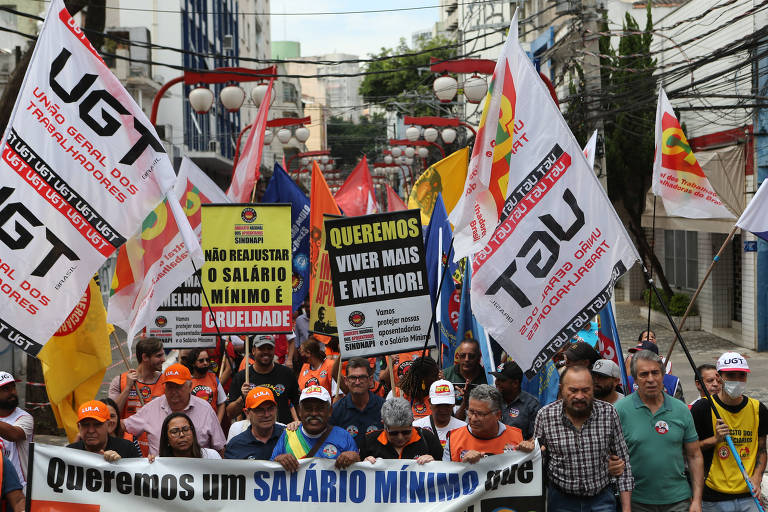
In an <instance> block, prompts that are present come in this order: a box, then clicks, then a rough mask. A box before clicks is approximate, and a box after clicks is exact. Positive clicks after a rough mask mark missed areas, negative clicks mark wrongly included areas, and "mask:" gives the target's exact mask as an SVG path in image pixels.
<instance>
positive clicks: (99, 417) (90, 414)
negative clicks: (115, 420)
mask: <svg viewBox="0 0 768 512" xmlns="http://www.w3.org/2000/svg"><path fill="white" fill-rule="evenodd" d="M86 418H92V419H94V420H96V421H98V422H99V423H104V422H105V421H107V420H109V409H107V404H105V403H104V402H100V401H98V400H89V401H87V402H85V403H84V404H83V405H81V406H80V408H79V409H78V410H77V422H78V423H80V422H81V421H83V420H84V419H86Z"/></svg>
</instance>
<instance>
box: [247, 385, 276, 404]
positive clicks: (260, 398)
mask: <svg viewBox="0 0 768 512" xmlns="http://www.w3.org/2000/svg"><path fill="white" fill-rule="evenodd" d="M264 402H272V403H275V404H277V402H275V395H273V394H272V390H271V389H269V388H265V387H263V386H257V387H255V388H253V389H251V390H250V391H249V392H248V395H247V396H246V397H245V408H246V409H255V408H257V407H258V406H260V405H261V404H263V403H264Z"/></svg>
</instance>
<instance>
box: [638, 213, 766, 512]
mask: <svg viewBox="0 0 768 512" xmlns="http://www.w3.org/2000/svg"><path fill="white" fill-rule="evenodd" d="M734 228H735V226H734ZM732 231H735V229H734V230H732ZM723 245H725V244H723ZM721 250H722V248H721ZM643 275H644V276H645V280H646V282H647V283H648V286H649V287H650V288H651V289H652V290H653V293H654V294H655V295H656V300H658V301H659V304H661V308H662V309H663V310H664V314H665V315H666V316H667V320H668V321H669V325H670V326H672V330H673V331H675V339H677V340H680V347H681V348H682V349H683V352H685V357H686V358H687V359H688V363H689V364H690V365H691V368H692V369H693V374H694V376H695V377H696V381H697V382H704V380H702V378H701V375H700V374H699V370H698V369H697V367H696V363H695V362H694V361H693V357H691V353H690V352H689V351H688V346H687V345H686V344H685V341H683V335H682V334H680V329H678V328H677V325H675V322H674V321H673V320H672V316H671V315H670V314H669V309H667V305H666V304H665V303H664V301H663V300H662V299H661V294H660V293H659V290H658V289H657V288H656V284H655V283H654V282H653V278H652V277H651V275H650V274H649V273H648V269H647V268H645V265H643ZM701 389H702V390H703V391H704V394H705V395H706V398H707V400H708V401H709V406H710V407H711V408H712V412H713V413H714V414H715V418H717V419H718V420H721V419H722V418H721V417H720V413H719V412H718V411H717V407H715V402H714V401H713V399H712V395H711V394H710V393H709V390H708V389H707V386H704V385H703V384H702V386H701ZM725 441H726V442H727V443H728V448H730V451H731V455H733V458H734V460H735V461H736V464H737V465H738V466H739V471H740V472H741V476H742V478H744V481H745V482H746V484H747V488H748V489H749V492H750V494H751V495H752V499H754V500H755V504H756V505H757V510H759V511H760V512H765V509H764V508H763V506H762V505H761V504H760V499H759V498H758V497H757V496H756V495H755V488H754V486H753V485H752V482H751V481H750V479H749V475H747V471H746V469H744V463H743V462H742V461H741V457H740V456H739V452H738V450H736V446H735V445H734V444H733V439H732V438H731V435H730V434H726V436H725Z"/></svg>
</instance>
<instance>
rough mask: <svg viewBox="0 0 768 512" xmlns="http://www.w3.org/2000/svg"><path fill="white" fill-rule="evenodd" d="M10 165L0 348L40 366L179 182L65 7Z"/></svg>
mask: <svg viewBox="0 0 768 512" xmlns="http://www.w3.org/2000/svg"><path fill="white" fill-rule="evenodd" d="M0 153H1V154H2V158H0V175H1V176H2V186H1V187H0V281H2V283H1V284H0V290H2V294H0V338H1V339H4V340H6V341H8V342H9V343H11V344H15V345H16V346H18V347H20V348H22V349H23V350H25V351H26V352H28V353H30V354H37V353H38V351H39V350H40V349H41V348H42V346H43V345H44V344H45V343H46V342H47V341H48V340H49V339H50V338H51V336H52V335H53V333H54V332H55V331H56V330H57V329H58V327H59V325H61V323H62V322H63V321H64V320H65V319H66V317H67V315H68V314H69V312H70V311H72V309H73V308H74V306H75V305H76V304H77V302H78V301H79V300H80V297H82V295H83V293H84V291H85V289H86V287H87V286H88V282H89V281H90V279H91V277H93V275H94V274H95V273H96V271H97V269H98V268H99V266H101V264H102V263H103V262H104V260H105V259H106V258H107V257H108V256H109V255H110V254H112V253H113V252H114V251H115V249H116V248H117V247H119V246H120V245H122V244H123V243H124V242H125V241H126V239H127V238H128V237H130V236H131V235H133V234H134V233H136V231H137V230H138V228H139V226H140V225H141V223H142V221H143V220H144V218H145V217H146V216H147V215H148V214H149V213H150V212H151V211H152V210H153V209H154V208H155V207H156V206H157V204H158V203H159V202H160V201H161V200H162V198H163V196H164V195H165V192H166V191H168V190H170V189H171V187H172V186H173V181H174V179H175V175H174V172H173V168H172V167H171V163H170V161H169V160H168V157H167V155H166V154H165V150H164V149H163V145H162V144H161V142H160V140H159V139H158V137H157V133H156V132H155V130H154V128H153V127H152V126H151V125H150V123H149V121H148V120H147V118H146V116H145V115H144V113H143V112H142V111H141V109H140V108H139V106H138V105H137V104H136V103H135V102H134V101H133V98H131V96H130V94H128V92H127V91H126V90H125V88H124V87H123V86H122V85H121V84H120V81H119V80H118V79H117V78H116V77H115V76H114V75H113V74H112V73H111V72H110V71H109V69H108V68H107V66H106V65H105V64H104V62H103V61H102V60H101V58H100V57H99V55H98V54H97V53H96V51H95V50H94V49H93V47H92V46H91V45H90V43H89V42H88V40H87V39H86V37H85V35H84V34H83V32H82V31H81V30H80V28H79V27H78V26H77V24H76V23H75V21H74V20H73V19H72V18H71V17H70V15H69V13H68V12H67V10H66V9H65V7H64V2H63V1H62V0H53V1H52V2H51V5H50V8H49V11H48V15H47V16H46V19H45V22H44V23H43V26H42V29H41V31H40V36H39V37H38V40H37V44H36V46H35V50H34V52H33V55H32V59H31V61H30V64H29V69H28V71H27V74H26V76H25V78H24V83H23V84H22V87H21V90H20V91H19V95H18V98H17V100H16V104H15V106H14V109H13V113H12V114H11V118H10V121H9V123H8V127H7V129H6V132H5V134H4V136H3V139H2V141H0Z"/></svg>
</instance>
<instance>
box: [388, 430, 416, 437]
mask: <svg viewBox="0 0 768 512" xmlns="http://www.w3.org/2000/svg"><path fill="white" fill-rule="evenodd" d="M411 432H412V430H387V434H389V435H390V436H394V437H397V436H402V437H406V436H410V435H411Z"/></svg>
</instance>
